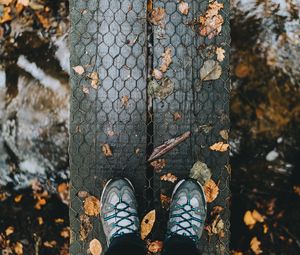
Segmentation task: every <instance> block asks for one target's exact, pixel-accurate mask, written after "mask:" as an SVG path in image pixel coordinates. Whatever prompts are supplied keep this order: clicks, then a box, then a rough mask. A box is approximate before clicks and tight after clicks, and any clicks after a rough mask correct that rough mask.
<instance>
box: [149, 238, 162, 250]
mask: <svg viewBox="0 0 300 255" xmlns="http://www.w3.org/2000/svg"><path fill="white" fill-rule="evenodd" d="M162 248H163V242H162V241H153V242H151V243H150V244H149V245H148V251H150V252H152V253H158V252H161V251H162Z"/></svg>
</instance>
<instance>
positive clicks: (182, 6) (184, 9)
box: [178, 1, 189, 15]
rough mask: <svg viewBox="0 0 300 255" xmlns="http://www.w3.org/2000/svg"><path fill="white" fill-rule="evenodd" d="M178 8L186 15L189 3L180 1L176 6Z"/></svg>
mask: <svg viewBox="0 0 300 255" xmlns="http://www.w3.org/2000/svg"><path fill="white" fill-rule="evenodd" d="M178 10H179V11H180V12H181V13H182V14H184V15H187V14H188V13H189V4H188V3H185V2H183V1H182V2H180V3H179V7H178Z"/></svg>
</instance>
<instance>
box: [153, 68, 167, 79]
mask: <svg viewBox="0 0 300 255" xmlns="http://www.w3.org/2000/svg"><path fill="white" fill-rule="evenodd" d="M152 75H153V76H154V78H155V79H156V80H161V79H162V78H163V76H164V75H163V73H162V72H161V71H160V70H158V69H153V72H152Z"/></svg>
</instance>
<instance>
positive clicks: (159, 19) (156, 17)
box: [150, 7, 166, 27]
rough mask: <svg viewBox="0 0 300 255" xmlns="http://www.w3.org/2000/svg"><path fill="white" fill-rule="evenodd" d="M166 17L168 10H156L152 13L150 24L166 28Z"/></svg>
mask: <svg viewBox="0 0 300 255" xmlns="http://www.w3.org/2000/svg"><path fill="white" fill-rule="evenodd" d="M165 15H166V10H165V9H164V8H162V7H158V8H155V9H153V10H152V11H151V13H150V22H151V23H152V24H154V25H157V26H158V25H160V26H161V27H163V26H164V18H165Z"/></svg>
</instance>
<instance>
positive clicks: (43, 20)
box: [35, 12, 51, 29]
mask: <svg viewBox="0 0 300 255" xmlns="http://www.w3.org/2000/svg"><path fill="white" fill-rule="evenodd" d="M35 14H36V16H37V18H38V20H39V22H40V23H41V25H42V26H43V28H45V29H48V28H50V27H51V21H50V20H49V18H47V17H45V16H44V15H43V14H42V13H39V12H36V13H35Z"/></svg>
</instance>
